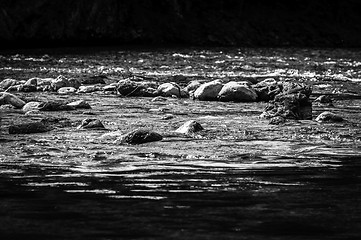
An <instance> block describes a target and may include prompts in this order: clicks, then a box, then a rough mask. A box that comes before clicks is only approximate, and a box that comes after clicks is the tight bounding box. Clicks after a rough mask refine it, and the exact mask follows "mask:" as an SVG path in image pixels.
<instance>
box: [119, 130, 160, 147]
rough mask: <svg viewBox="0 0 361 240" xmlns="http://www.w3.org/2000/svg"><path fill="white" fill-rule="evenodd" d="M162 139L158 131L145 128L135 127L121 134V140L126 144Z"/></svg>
mask: <svg viewBox="0 0 361 240" xmlns="http://www.w3.org/2000/svg"><path fill="white" fill-rule="evenodd" d="M162 139H163V136H162V135H160V134H159V133H156V132H153V131H150V130H145V129H137V130H134V131H132V132H130V133H127V134H125V135H123V136H122V140H121V142H124V143H128V144H142V143H147V142H155V141H161V140H162Z"/></svg>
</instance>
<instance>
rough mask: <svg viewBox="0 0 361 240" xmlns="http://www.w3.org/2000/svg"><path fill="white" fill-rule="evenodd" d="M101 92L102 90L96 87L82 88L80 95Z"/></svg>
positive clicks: (79, 91)
mask: <svg viewBox="0 0 361 240" xmlns="http://www.w3.org/2000/svg"><path fill="white" fill-rule="evenodd" d="M100 90H101V88H100V87H99V86H96V85H88V86H80V87H79V89H78V93H92V92H96V91H100Z"/></svg>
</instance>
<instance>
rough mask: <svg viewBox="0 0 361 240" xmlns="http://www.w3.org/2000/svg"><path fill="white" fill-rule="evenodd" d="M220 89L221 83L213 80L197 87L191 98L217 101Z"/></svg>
mask: <svg viewBox="0 0 361 240" xmlns="http://www.w3.org/2000/svg"><path fill="white" fill-rule="evenodd" d="M222 88H223V84H222V82H221V81H220V80H214V81H212V82H208V83H204V84H202V85H201V86H199V87H198V88H197V90H196V91H195V92H194V94H193V96H194V98H195V99H198V100H202V101H215V100H217V99H218V93H219V92H220V91H221V89H222Z"/></svg>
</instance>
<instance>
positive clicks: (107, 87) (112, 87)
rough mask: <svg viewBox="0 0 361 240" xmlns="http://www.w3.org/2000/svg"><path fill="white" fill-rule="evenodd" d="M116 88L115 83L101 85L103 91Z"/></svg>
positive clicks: (111, 90) (110, 90)
mask: <svg viewBox="0 0 361 240" xmlns="http://www.w3.org/2000/svg"><path fill="white" fill-rule="evenodd" d="M116 90H117V85H115V84H110V85H106V86H104V87H103V91H104V92H115V91H116Z"/></svg>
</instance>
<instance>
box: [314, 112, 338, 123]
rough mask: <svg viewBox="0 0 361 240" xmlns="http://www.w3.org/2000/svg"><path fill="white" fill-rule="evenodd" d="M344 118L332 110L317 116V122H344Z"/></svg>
mask: <svg viewBox="0 0 361 240" xmlns="http://www.w3.org/2000/svg"><path fill="white" fill-rule="evenodd" d="M343 120H344V119H343V117H341V116H340V115H337V114H335V113H332V112H328V111H327V112H323V113H321V114H320V115H318V116H317V118H316V121H317V122H342V121H343Z"/></svg>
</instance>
